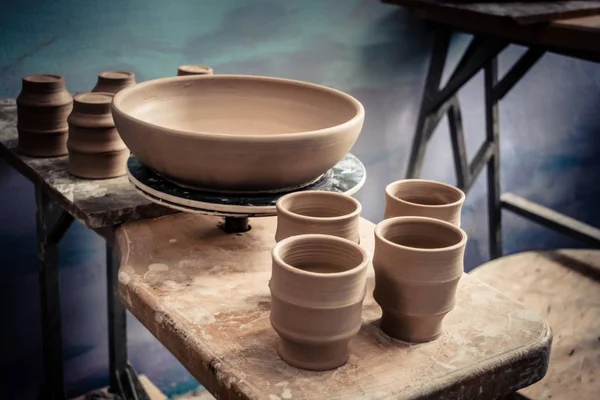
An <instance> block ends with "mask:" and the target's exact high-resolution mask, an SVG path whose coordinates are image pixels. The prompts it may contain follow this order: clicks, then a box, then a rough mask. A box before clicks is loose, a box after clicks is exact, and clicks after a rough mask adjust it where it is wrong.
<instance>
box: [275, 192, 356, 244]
mask: <svg viewBox="0 0 600 400" xmlns="http://www.w3.org/2000/svg"><path fill="white" fill-rule="evenodd" d="M276 208H277V231H276V232H275V240H276V241H278V242H279V241H280V240H283V239H285V238H287V237H290V236H294V235H301V234H306V233H321V234H324V235H333V236H339V237H342V238H345V239H348V240H351V241H353V242H356V243H358V242H359V241H360V234H359V222H360V212H361V208H362V207H361V205H360V203H359V202H358V200H356V199H354V198H352V197H350V196H348V195H345V194H342V193H335V192H324V191H317V190H307V191H302V192H295V193H290V194H286V195H285V196H282V197H280V198H279V199H278V200H277V203H276Z"/></svg>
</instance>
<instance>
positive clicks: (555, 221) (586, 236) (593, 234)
mask: <svg viewBox="0 0 600 400" xmlns="http://www.w3.org/2000/svg"><path fill="white" fill-rule="evenodd" d="M500 204H501V206H502V207H503V208H504V209H507V210H510V211H512V212H514V213H515V214H518V215H521V216H523V217H525V218H527V219H529V220H532V221H535V222H537V223H538V224H540V225H544V226H547V227H549V228H551V229H554V230H556V231H558V232H562V233H564V234H567V235H569V236H571V237H574V238H577V239H579V240H582V241H585V242H587V243H588V244H589V245H591V246H592V247H600V229H598V228H595V227H593V226H591V225H588V224H585V223H583V222H581V221H578V220H576V219H574V218H571V217H568V216H566V215H563V214H561V213H559V212H556V211H554V210H552V209H550V208H548V207H544V206H542V205H540V204H537V203H534V202H533V201H530V200H527V199H525V198H523V197H520V196H517V195H516V194H513V193H503V194H502V195H501V196H500Z"/></svg>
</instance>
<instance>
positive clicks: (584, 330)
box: [471, 249, 600, 399]
mask: <svg viewBox="0 0 600 400" xmlns="http://www.w3.org/2000/svg"><path fill="white" fill-rule="evenodd" d="M471 275H472V276H475V277H477V278H478V279H481V280H482V281H484V282H486V283H489V284H490V285H491V286H493V287H494V288H496V289H498V290H500V291H502V293H505V294H506V295H507V296H510V297H511V298H513V299H516V300H518V301H520V302H522V303H524V304H526V305H527V306H528V307H531V308H532V309H534V310H537V311H538V312H539V313H540V314H541V315H543V316H544V318H547V320H548V322H549V323H550V324H551V326H552V330H553V332H554V337H555V339H554V341H553V343H552V352H551V356H550V366H549V369H548V374H547V375H546V376H545V377H544V379H542V380H541V381H540V382H538V383H537V384H535V385H532V386H529V387H527V388H525V389H523V390H522V391H520V393H522V394H524V395H525V396H527V397H529V398H531V399H549V398H554V399H594V398H597V397H598V392H599V391H600V379H598V371H599V369H600V251H598V250H569V249H563V250H554V251H542V252H536V251H528V252H524V253H518V254H513V255H510V256H505V257H501V258H498V259H496V260H493V261H490V262H487V263H485V264H483V265H481V266H479V267H477V268H475V269H474V270H473V271H471ZM507 277H510V278H508V279H507Z"/></svg>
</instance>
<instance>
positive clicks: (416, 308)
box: [373, 217, 467, 342]
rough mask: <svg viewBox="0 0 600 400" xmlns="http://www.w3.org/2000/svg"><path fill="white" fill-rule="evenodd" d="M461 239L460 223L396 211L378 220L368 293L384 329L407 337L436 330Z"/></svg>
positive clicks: (453, 282) (451, 300)
mask: <svg viewBox="0 0 600 400" xmlns="http://www.w3.org/2000/svg"><path fill="white" fill-rule="evenodd" d="M466 243H467V234H466V233H465V232H464V231H463V230H462V229H460V228H458V227H456V226H454V225H452V224H450V223H448V222H445V221H440V220H437V219H433V218H426V217H395V218H390V219H386V220H384V221H382V222H380V223H379V224H378V225H377V227H376V228H375V254H374V257H373V267H374V269H375V290H374V292H373V297H374V298H375V300H376V301H377V303H378V304H379V305H380V306H381V309H382V311H383V316H382V318H381V329H382V330H383V331H384V332H385V333H387V334H388V335H390V336H392V337H394V338H396V339H400V340H404V341H407V342H427V341H431V340H434V339H436V338H438V337H439V336H440V335H441V333H442V321H443V319H444V317H445V316H446V314H447V313H448V312H450V311H451V310H452V309H453V308H454V304H455V296H456V287H457V285H458V281H459V280H460V278H461V276H462V274H463V270H464V265H463V256H464V251H465V245H466Z"/></svg>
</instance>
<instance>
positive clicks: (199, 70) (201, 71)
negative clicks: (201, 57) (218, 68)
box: [177, 64, 214, 76]
mask: <svg viewBox="0 0 600 400" xmlns="http://www.w3.org/2000/svg"><path fill="white" fill-rule="evenodd" d="M213 74H214V71H213V69H212V67H209V66H207V65H199V64H196V65H180V66H179V68H177V76H184V75H213Z"/></svg>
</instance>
